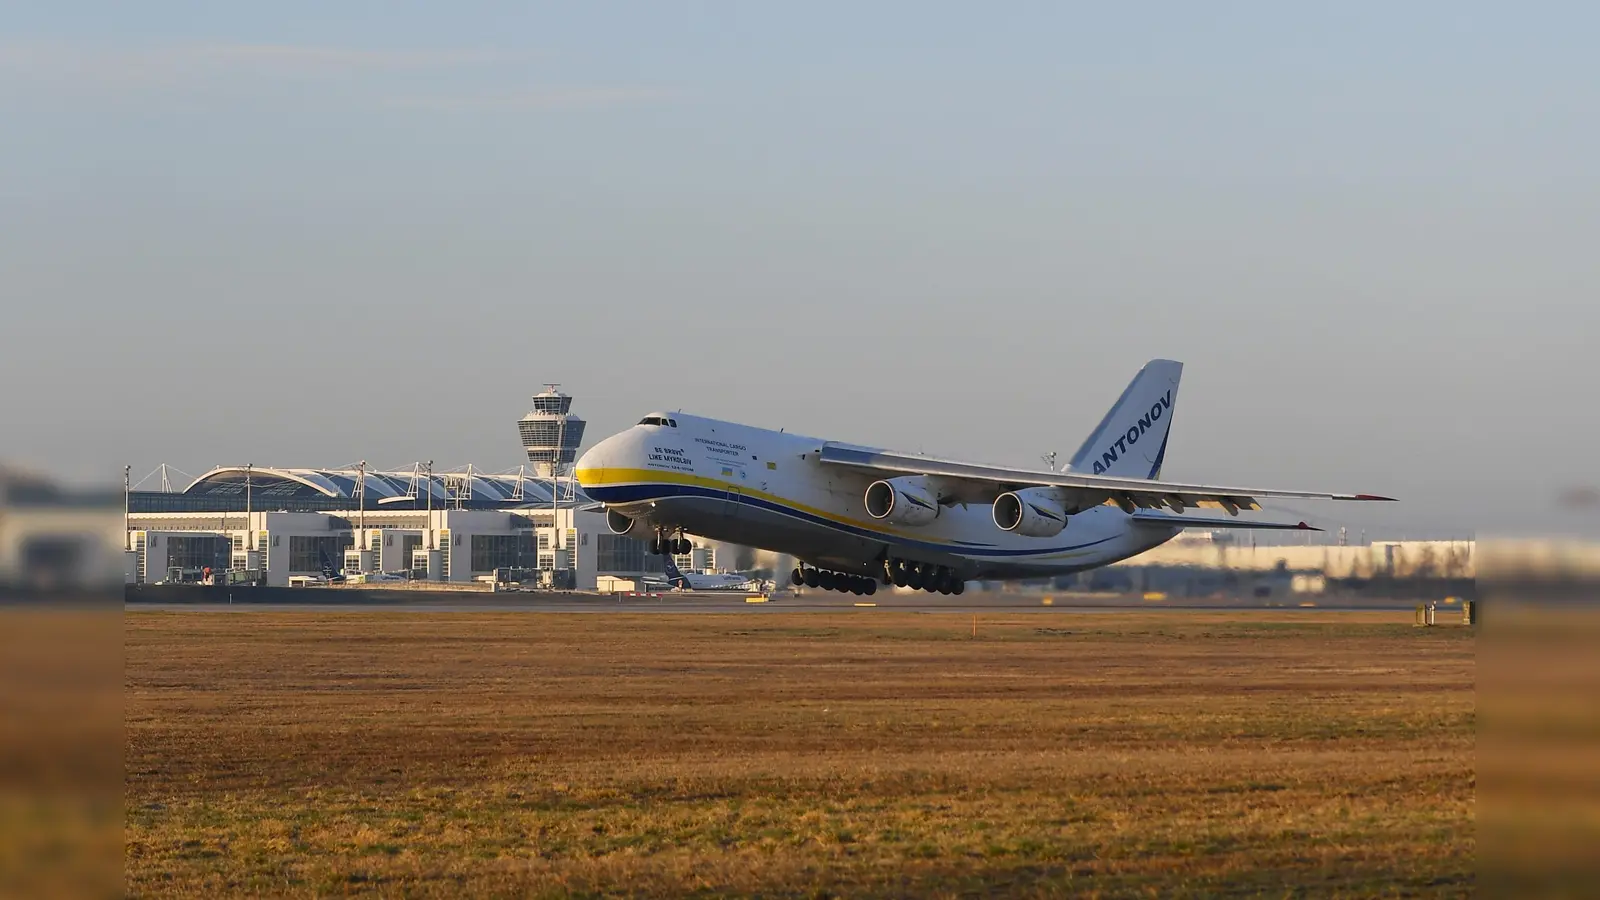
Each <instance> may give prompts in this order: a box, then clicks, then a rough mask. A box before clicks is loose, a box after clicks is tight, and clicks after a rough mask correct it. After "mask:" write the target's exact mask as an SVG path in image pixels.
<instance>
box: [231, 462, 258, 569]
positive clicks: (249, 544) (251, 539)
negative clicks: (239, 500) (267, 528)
mask: <svg viewBox="0 0 1600 900" xmlns="http://www.w3.org/2000/svg"><path fill="white" fill-rule="evenodd" d="M254 472H255V463H245V464H244V552H245V557H244V558H245V561H246V562H247V563H248V562H249V560H250V551H251V550H254V549H255V548H256V529H255V525H254V524H253V523H252V522H251V521H250V476H251V475H252V474H254ZM230 543H231V542H230ZM229 562H230V563H231V562H232V561H231V560H230V561H229Z"/></svg>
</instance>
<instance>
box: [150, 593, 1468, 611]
mask: <svg viewBox="0 0 1600 900" xmlns="http://www.w3.org/2000/svg"><path fill="white" fill-rule="evenodd" d="M296 593H300V592H296ZM304 593H305V594H307V595H309V596H306V597H305V599H304V600H301V599H300V598H299V597H296V598H295V602H276V598H278V597H282V596H284V595H283V593H281V592H280V593H276V594H275V595H274V598H275V599H274V600H273V601H266V602H260V601H255V600H251V599H249V597H250V592H249V591H247V590H241V591H238V592H236V593H235V594H234V597H235V600H234V601H232V602H228V601H223V600H222V599H221V598H220V597H218V595H217V593H215V592H207V593H206V594H204V595H202V596H197V597H196V599H195V600H194V601H182V602H171V601H169V600H167V599H165V598H164V599H163V600H161V601H155V602H149V601H134V600H130V601H129V602H127V603H126V604H125V609H126V610H128V611H130V612H133V611H155V610H163V611H212V612H226V611H233V612H247V611H248V612H272V611H278V612H284V611H306V610H313V609H314V610H318V611H329V612H372V611H376V610H382V611H386V612H415V613H441V612H534V613H579V614H596V615H603V614H614V613H633V614H637V613H665V614H704V613H721V614H727V613H748V614H754V615H762V614H770V613H797V612H833V613H838V612H861V613H871V612H873V611H877V610H882V611H892V612H916V613H930V614H937V613H958V614H977V613H994V612H1004V613H1074V614H1077V613H1127V612H1173V611H1180V610H1195V611H1203V610H1236V611H1238V610H1261V611H1262V612H1273V613H1283V612H1296V611H1302V610H1303V611H1306V612H1317V611H1322V612H1328V611H1341V610H1344V611H1355V610H1397V611H1398V610H1410V609H1412V608H1413V607H1414V606H1415V605H1416V601H1414V600H1404V599H1401V600H1394V599H1386V598H1385V599H1376V598H1343V597H1339V598H1322V599H1317V600H1310V599H1307V600H1301V599H1289V600H1263V599H1259V598H1253V597H1239V598H1226V597H1222V598H1219V597H1207V598H1188V597H1183V598H1170V599H1164V600H1159V601H1153V600H1143V599H1142V598H1138V597H1131V598H1129V597H1121V596H1107V595H1095V594H1061V593H1056V594H1046V595H1041V594H1014V593H1003V592H994V593H972V594H963V595H961V596H943V595H938V594H904V593H894V594H876V595H873V596H871V597H856V596H854V595H850V594H835V593H831V592H828V593H824V592H808V593H805V594H788V593H783V594H775V595H772V596H771V597H768V598H765V599H762V600H759V601H758V600H756V599H754V598H753V596H752V595H748V594H743V593H733V592H729V593H720V592H711V591H706V592H691V593H669V594H662V595H660V596H655V597H628V596H606V595H598V594H551V593H507V594H456V595H453V596H450V597H449V598H448V599H444V598H441V597H440V595H438V594H429V595H427V596H425V597H416V598H414V599H413V598H409V597H404V596H396V592H392V591H386V592H384V593H383V594H381V595H380V594H377V593H376V592H365V591H363V592H356V591H306V592H304ZM167 596H168V597H170V596H171V595H170V594H169V595H167ZM1446 608H1448V607H1441V609H1446Z"/></svg>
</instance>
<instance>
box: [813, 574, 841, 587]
mask: <svg viewBox="0 0 1600 900" xmlns="http://www.w3.org/2000/svg"><path fill="white" fill-rule="evenodd" d="M817 587H820V588H822V589H823V590H825V591H836V590H838V589H839V586H838V582H836V581H835V580H834V578H833V573H832V572H828V571H825V570H822V569H818V570H817Z"/></svg>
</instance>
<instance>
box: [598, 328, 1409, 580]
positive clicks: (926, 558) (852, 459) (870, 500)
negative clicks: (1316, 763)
mask: <svg viewBox="0 0 1600 900" xmlns="http://www.w3.org/2000/svg"><path fill="white" fill-rule="evenodd" d="M1182 375H1183V364H1182V363H1179V362H1175V361H1173V360H1165V359H1157V360H1152V361H1150V362H1149V363H1147V364H1146V365H1145V366H1144V368H1142V369H1140V370H1139V373H1138V374H1137V375H1135V376H1134V379H1133V381H1132V382H1130V383H1129V384H1128V387H1127V389H1126V390H1124V391H1123V392H1122V396H1121V397H1120V398H1118V400H1117V402H1116V403H1115V404H1114V405H1113V406H1112V407H1111V410H1110V411H1109V412H1107V413H1106V415H1105V418H1104V419H1102V420H1101V422H1100V424H1099V425H1098V426H1097V427H1096V428H1095V429H1094V430H1093V431H1092V432H1091V433H1090V435H1089V437H1088V439H1087V440H1085V441H1084V442H1083V445H1082V446H1081V447H1080V448H1079V449H1078V452H1077V453H1076V454H1074V455H1073V457H1072V459H1071V461H1070V463H1069V465H1067V466H1066V467H1065V468H1062V469H1059V470H1057V469H1055V468H1054V467H1052V468H1050V469H1037V470H1036V469H1015V468H1009V467H1004V466H993V465H984V464H980V463H969V462H960V461H956V460H950V459H941V458H937V457H931V456H924V455H921V454H913V453H900V452H895V451H890V450H881V449H877V448H872V447H863V446H858V445H855V444H847V443H841V442H838V441H829V440H822V439H818V438H810V437H803V436H801V435H797V434H789V433H786V432H783V431H771V430H768V429H765V428H755V427H752V426H749V425H740V424H737V423H734V422H724V421H719V420H717V419H707V418H701V417H698V416H691V415H687V414H684V413H681V412H680V413H661V412H656V413H651V414H649V415H647V416H645V417H644V418H643V419H641V420H640V421H639V424H637V425H635V426H633V427H632V428H629V429H627V430H626V431H623V432H620V433H618V434H615V435H612V436H611V437H609V438H606V439H605V440H603V441H601V442H600V443H599V444H596V445H595V446H594V447H593V448H592V449H590V450H589V451H588V452H587V453H585V454H584V455H583V457H582V458H581V459H579V460H578V464H577V467H576V470H577V471H576V474H577V478H578V482H579V483H580V484H582V485H583V489H584V492H585V493H587V494H588V495H589V497H590V498H591V499H593V500H596V501H599V503H600V504H602V505H603V506H604V508H605V511H606V524H607V527H608V528H610V530H611V531H612V532H613V533H615V534H628V535H633V536H635V537H639V538H642V539H648V540H649V541H650V546H651V552H652V553H681V552H685V550H686V548H687V547H688V544H689V542H688V540H687V539H686V538H684V537H683V535H684V534H685V533H689V534H696V535H700V536H702V537H706V538H710V539H712V540H719V541H727V542H730V543H736V544H743V545H746V546H752V547H759V548H762V549H765V550H771V551H775V552H778V553H786V554H790V555H793V556H794V557H795V558H796V559H798V560H801V565H799V566H797V567H796V568H795V570H794V571H793V572H792V573H791V574H790V579H791V580H792V581H793V582H794V583H796V584H804V585H806V586H808V587H822V588H826V589H830V590H839V591H848V592H851V593H856V594H870V593H873V592H874V591H876V589H877V586H878V585H879V584H880V583H881V584H894V585H899V586H909V587H912V588H918V589H922V590H927V591H937V592H940V593H952V594H958V593H961V591H962V589H963V585H964V584H965V582H967V581H969V580H973V579H986V580H988V579H993V580H1004V579H1020V578H1037V577H1042V576H1051V575H1059V574H1067V573H1072V572H1079V571H1083V570H1086V569H1093V568H1097V567H1099V566H1104V565H1108V564H1110V563H1113V562H1116V561H1118V560H1122V559H1127V558H1128V557H1131V556H1135V555H1137V554H1140V553H1143V552H1144V551H1146V550H1149V549H1150V548H1152V547H1156V546H1158V545H1160V544H1163V543H1165V542H1167V541H1169V540H1171V539H1172V538H1173V537H1175V536H1177V534H1178V533H1179V532H1180V531H1182V530H1183V529H1184V528H1190V527H1204V528H1257V529H1310V526H1308V525H1307V524H1306V523H1304V522H1300V523H1297V524H1287V523H1278V522H1269V521H1262V520H1257V519H1248V518H1236V517H1237V516H1238V515H1239V513H1240V512H1241V511H1255V510H1260V509H1261V504H1260V501H1261V500H1263V499H1296V500H1305V499H1320V500H1389V499H1391V498H1388V497H1378V496H1374V495H1371V494H1333V493H1324V492H1318V491H1283V490H1262V489H1258V488H1241V487H1226V486H1220V485H1207V484H1185V483H1179V482H1170V481H1162V480H1161V466H1162V463H1163V462H1164V461H1165V459H1166V453H1167V439H1168V436H1169V434H1170V432H1171V427H1172V416H1173V413H1174V411H1175V409H1176V404H1177V400H1178V382H1179V380H1180V378H1181V377H1182ZM1197 509H1200V510H1213V509H1217V510H1222V511H1224V512H1226V513H1227V515H1226V516H1214V515H1213V516H1206V515H1197V514H1194V513H1193V512H1191V511H1192V510H1197ZM1312 530H1315V529H1312Z"/></svg>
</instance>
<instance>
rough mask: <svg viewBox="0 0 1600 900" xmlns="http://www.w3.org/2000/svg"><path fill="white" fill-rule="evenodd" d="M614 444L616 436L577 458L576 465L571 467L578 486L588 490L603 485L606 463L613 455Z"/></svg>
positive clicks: (615, 444)
mask: <svg viewBox="0 0 1600 900" xmlns="http://www.w3.org/2000/svg"><path fill="white" fill-rule="evenodd" d="M616 442H617V435H612V436H611V437H608V438H606V439H605V440H603V441H601V442H600V443H598V444H595V445H594V446H593V447H590V448H589V450H588V451H587V452H586V453H584V454H583V455H582V456H580V457H578V462H577V464H576V465H575V466H573V474H574V475H575V476H577V479H578V483H579V484H581V485H583V486H584V487H586V488H588V487H594V486H595V485H596V484H602V483H604V481H605V476H606V462H607V460H608V459H610V457H612V456H613V455H615V450H616V446H617V443H616Z"/></svg>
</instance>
